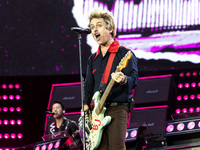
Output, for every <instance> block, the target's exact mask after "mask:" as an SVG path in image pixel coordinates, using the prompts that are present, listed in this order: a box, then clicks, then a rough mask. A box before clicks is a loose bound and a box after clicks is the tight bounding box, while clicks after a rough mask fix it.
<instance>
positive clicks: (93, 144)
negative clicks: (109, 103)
mask: <svg viewBox="0 0 200 150" xmlns="http://www.w3.org/2000/svg"><path fill="white" fill-rule="evenodd" d="M100 97H101V94H100V92H98V91H97V92H95V94H94V95H93V100H94V105H95V107H94V110H93V111H92V129H91V130H90V134H89V143H90V150H95V149H97V148H98V147H99V144H100V142H101V137H102V133H103V129H104V128H105V127H106V126H107V125H108V124H109V123H110V122H111V117H110V116H106V117H104V113H105V111H106V108H105V107H104V108H103V110H102V111H101V113H100V114H99V115H97V114H96V112H95V109H97V107H98V103H99V102H100Z"/></svg>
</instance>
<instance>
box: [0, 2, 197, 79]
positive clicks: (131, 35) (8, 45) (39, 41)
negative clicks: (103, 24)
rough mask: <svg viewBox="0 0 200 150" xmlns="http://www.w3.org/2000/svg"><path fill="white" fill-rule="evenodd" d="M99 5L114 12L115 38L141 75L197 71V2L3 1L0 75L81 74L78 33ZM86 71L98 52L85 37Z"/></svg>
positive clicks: (88, 38)
mask: <svg viewBox="0 0 200 150" xmlns="http://www.w3.org/2000/svg"><path fill="white" fill-rule="evenodd" d="M95 7H100V8H102V9H104V10H110V11H111V12H112V13H113V15H114V18H115V23H116V27H117V36H116V38H117V39H118V40H119V42H120V43H121V44H122V45H126V46H127V47H130V48H131V49H132V50H133V52H134V53H135V55H136V56H137V58H138V60H139V61H138V68H139V71H140V72H148V71H154V72H155V71H170V70H179V69H195V68H197V67H199V62H200V53H199V49H200V31H199V30H197V29H198V28H199V25H200V19H199V18H200V9H199V7H200V2H199V1H197V0H196V1H194V0H180V1H171V0H166V1H165V2H164V1H162V0H157V1H148V0H109V1H107V0H34V1H33V0H1V1H0V18H1V20H0V35H1V38H0V39H1V40H0V62H1V63H0V64H1V69H0V75H1V76H24V75H66V74H68V75H70V74H79V52H78V37H77V33H75V32H72V31H71V27H77V26H79V27H83V28H85V27H87V25H88V19H87V16H88V13H89V11H90V10H92V9H93V8H95ZM82 38H83V39H82V45H81V47H82V62H81V63H82V68H83V73H85V72H86V64H87V58H88V57H89V56H90V55H91V54H92V53H94V52H95V51H96V48H97V46H98V45H97V44H96V43H95V41H94V40H93V38H92V35H91V34H90V35H82Z"/></svg>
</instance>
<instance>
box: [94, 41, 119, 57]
mask: <svg viewBox="0 0 200 150" xmlns="http://www.w3.org/2000/svg"><path fill="white" fill-rule="evenodd" d="M119 46H120V44H119V41H118V40H117V39H115V40H114V42H113V43H112V44H111V45H110V47H109V49H108V52H111V53H116V52H117V51H118V49H119ZM100 52H101V47H100V45H99V47H98V50H97V52H96V55H95V57H94V59H96V57H97V56H98V55H99V54H100ZM94 59H93V60H94Z"/></svg>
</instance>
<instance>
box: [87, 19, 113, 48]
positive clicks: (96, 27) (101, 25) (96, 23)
mask: <svg viewBox="0 0 200 150" xmlns="http://www.w3.org/2000/svg"><path fill="white" fill-rule="evenodd" d="M90 29H91V31H92V36H93V38H94V39H95V41H96V42H97V43H98V44H100V45H104V46H105V45H106V44H107V43H108V41H109V40H110V38H112V36H111V34H110V33H111V32H112V31H109V30H108V29H107V28H106V22H105V21H104V19H103V18H93V19H92V20H91V22H90Z"/></svg>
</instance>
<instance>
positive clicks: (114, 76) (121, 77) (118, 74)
mask: <svg viewBox="0 0 200 150" xmlns="http://www.w3.org/2000/svg"><path fill="white" fill-rule="evenodd" d="M111 77H112V79H113V80H115V81H116V82H117V83H122V82H124V79H125V75H124V74H123V73H122V72H113V73H112V74H111Z"/></svg>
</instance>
